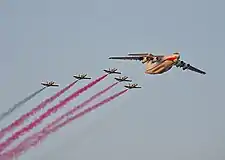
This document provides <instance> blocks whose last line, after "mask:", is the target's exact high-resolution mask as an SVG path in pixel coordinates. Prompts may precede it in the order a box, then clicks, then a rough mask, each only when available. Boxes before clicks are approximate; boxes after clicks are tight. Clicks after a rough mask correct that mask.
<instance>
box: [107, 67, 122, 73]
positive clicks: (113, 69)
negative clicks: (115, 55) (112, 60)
mask: <svg viewBox="0 0 225 160" xmlns="http://www.w3.org/2000/svg"><path fill="white" fill-rule="evenodd" d="M104 71H105V72H106V73H108V74H121V72H116V71H117V69H116V68H112V69H111V68H109V69H108V70H106V69H104Z"/></svg>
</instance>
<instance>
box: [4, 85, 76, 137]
mask: <svg viewBox="0 0 225 160" xmlns="http://www.w3.org/2000/svg"><path fill="white" fill-rule="evenodd" d="M76 82H77V81H74V82H73V83H71V84H69V85H68V86H66V87H65V88H64V89H62V90H60V91H59V92H57V93H56V94H55V95H53V96H52V97H50V98H48V99H46V100H44V101H43V102H42V103H40V104H39V105H38V106H37V107H35V108H33V109H32V110H31V111H29V112H28V113H25V114H24V115H22V116H21V117H20V118H19V119H17V120H15V121H14V122H13V123H12V124H10V125H9V126H7V127H5V128H3V129H2V130H1V131H0V139H1V138H3V137H4V136H5V134H6V133H8V132H11V131H13V130H14V129H15V128H16V127H18V126H19V125H22V124H23V123H24V122H25V120H27V119H28V118H29V117H30V116H32V115H34V114H35V113H37V112H38V111H40V110H41V109H43V108H45V106H46V105H47V104H49V103H51V102H53V101H54V100H55V99H56V98H58V97H59V96H61V95H62V94H63V93H65V92H66V91H67V90H69V89H70V88H71V87H72V86H74V84H75V83H76Z"/></svg>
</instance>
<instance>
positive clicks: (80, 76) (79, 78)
mask: <svg viewBox="0 0 225 160" xmlns="http://www.w3.org/2000/svg"><path fill="white" fill-rule="evenodd" d="M73 77H74V78H76V79H78V80H81V79H91V77H87V74H79V75H74V76H73Z"/></svg>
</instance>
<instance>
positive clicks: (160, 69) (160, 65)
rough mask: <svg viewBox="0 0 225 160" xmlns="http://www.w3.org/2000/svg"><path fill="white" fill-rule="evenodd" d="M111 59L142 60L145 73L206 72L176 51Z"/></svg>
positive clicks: (84, 76)
mask: <svg viewBox="0 0 225 160" xmlns="http://www.w3.org/2000/svg"><path fill="white" fill-rule="evenodd" d="M109 59H117V60H137V61H141V62H142V63H143V64H145V74H162V73H165V72H167V71H169V70H170V69H171V68H172V67H173V66H176V67H178V68H182V69H183V70H186V69H187V70H190V71H194V72H197V73H200V74H203V75H204V74H206V72H205V71H203V70H201V69H198V68H196V67H194V66H192V65H190V64H189V63H186V62H184V61H182V60H180V53H179V52H174V53H172V54H170V55H154V54H152V53H150V52H138V53H128V56H121V57H109ZM104 71H105V72H106V73H108V74H121V72H119V71H117V69H116V68H109V69H104ZM73 77H74V78H76V79H78V80H81V79H91V77H87V74H79V75H74V76H73ZM115 80H117V81H119V82H132V80H130V79H128V77H127V76H123V77H121V76H120V77H116V78H115ZM41 84H42V85H44V86H47V87H50V86H54V87H58V86H59V84H56V83H55V82H54V81H50V82H42V83H41ZM137 85H138V84H130V83H129V84H128V85H125V86H124V87H126V88H128V89H133V88H141V87H139V86H137Z"/></svg>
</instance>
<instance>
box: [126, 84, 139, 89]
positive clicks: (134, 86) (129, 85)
mask: <svg viewBox="0 0 225 160" xmlns="http://www.w3.org/2000/svg"><path fill="white" fill-rule="evenodd" d="M124 87H125V88H128V89H133V88H141V87H139V86H138V84H136V83H135V84H130V83H129V84H128V85H125V86H124Z"/></svg>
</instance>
